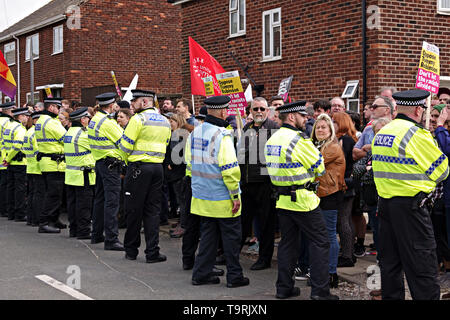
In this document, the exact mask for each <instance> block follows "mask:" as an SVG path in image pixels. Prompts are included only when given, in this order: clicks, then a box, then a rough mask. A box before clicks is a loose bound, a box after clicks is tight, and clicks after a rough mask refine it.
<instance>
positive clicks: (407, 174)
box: [372, 114, 449, 199]
mask: <svg viewBox="0 0 450 320" xmlns="http://www.w3.org/2000/svg"><path fill="white" fill-rule="evenodd" d="M372 167H373V175H374V180H375V184H376V187H377V191H378V194H379V196H380V197H382V198H386V199H390V198H392V197H413V196H415V195H416V194H417V193H419V192H421V191H423V192H425V193H430V192H431V191H432V190H433V189H434V188H435V187H436V184H437V183H439V182H441V181H443V180H445V179H446V178H447V176H448V174H449V169H448V159H447V157H446V156H445V154H443V153H442V151H441V150H440V149H439V148H438V146H437V143H436V142H435V141H434V139H433V137H432V135H431V133H430V132H429V131H428V130H426V129H424V128H423V127H422V126H420V125H418V124H417V123H415V122H414V121H413V120H411V119H409V118H408V117H406V116H404V115H403V114H399V115H398V116H397V118H396V119H395V120H394V121H392V122H390V123H389V124H387V125H386V126H384V127H383V128H382V129H381V130H380V132H378V134H377V135H376V136H375V138H374V139H373V141H372Z"/></svg>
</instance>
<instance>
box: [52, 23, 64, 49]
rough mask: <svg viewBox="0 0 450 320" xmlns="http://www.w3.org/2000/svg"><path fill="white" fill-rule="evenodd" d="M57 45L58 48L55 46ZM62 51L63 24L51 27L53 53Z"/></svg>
mask: <svg viewBox="0 0 450 320" xmlns="http://www.w3.org/2000/svg"><path fill="white" fill-rule="evenodd" d="M57 46H59V48H57ZM63 51H64V28H63V25H60V26H57V27H54V28H53V54H59V53H62V52H63Z"/></svg>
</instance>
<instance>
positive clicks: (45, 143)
mask: <svg viewBox="0 0 450 320" xmlns="http://www.w3.org/2000/svg"><path fill="white" fill-rule="evenodd" d="M61 100H62V98H48V99H45V100H44V108H45V110H44V111H41V113H42V114H41V116H40V117H39V119H38V121H37V122H36V125H35V132H36V141H37V145H38V154H37V156H36V159H37V160H38V162H39V167H40V169H41V171H42V176H43V178H44V180H45V187H46V189H45V198H44V204H43V208H42V212H41V214H40V217H39V229H38V232H39V233H59V232H61V230H60V229H64V228H66V227H67V226H66V225H65V224H63V223H62V222H61V221H60V220H59V215H60V209H61V204H62V198H63V192H64V171H65V169H66V164H65V162H64V141H63V139H64V135H65V134H66V129H64V127H63V125H62V124H61V122H60V121H59V119H58V113H59V108H60V107H61Z"/></svg>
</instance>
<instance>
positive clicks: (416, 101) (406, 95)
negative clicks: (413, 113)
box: [392, 89, 430, 107]
mask: <svg viewBox="0 0 450 320" xmlns="http://www.w3.org/2000/svg"><path fill="white" fill-rule="evenodd" d="M429 95H430V93H429V92H428V91H425V90H422V89H413V90H407V91H401V92H396V93H394V94H393V95H392V98H394V100H395V103H396V104H397V105H398V106H408V107H418V106H420V107H423V106H424V105H425V101H426V99H427V98H428V96H429Z"/></svg>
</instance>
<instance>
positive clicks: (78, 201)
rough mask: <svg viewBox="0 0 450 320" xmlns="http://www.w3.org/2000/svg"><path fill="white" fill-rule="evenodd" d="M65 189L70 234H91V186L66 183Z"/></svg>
mask: <svg viewBox="0 0 450 320" xmlns="http://www.w3.org/2000/svg"><path fill="white" fill-rule="evenodd" d="M66 190H67V214H68V218H69V228H70V234H71V235H72V236H76V237H81V236H89V235H90V234H91V211H92V198H93V196H94V190H93V187H92V186H90V185H87V186H69V185H66Z"/></svg>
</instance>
